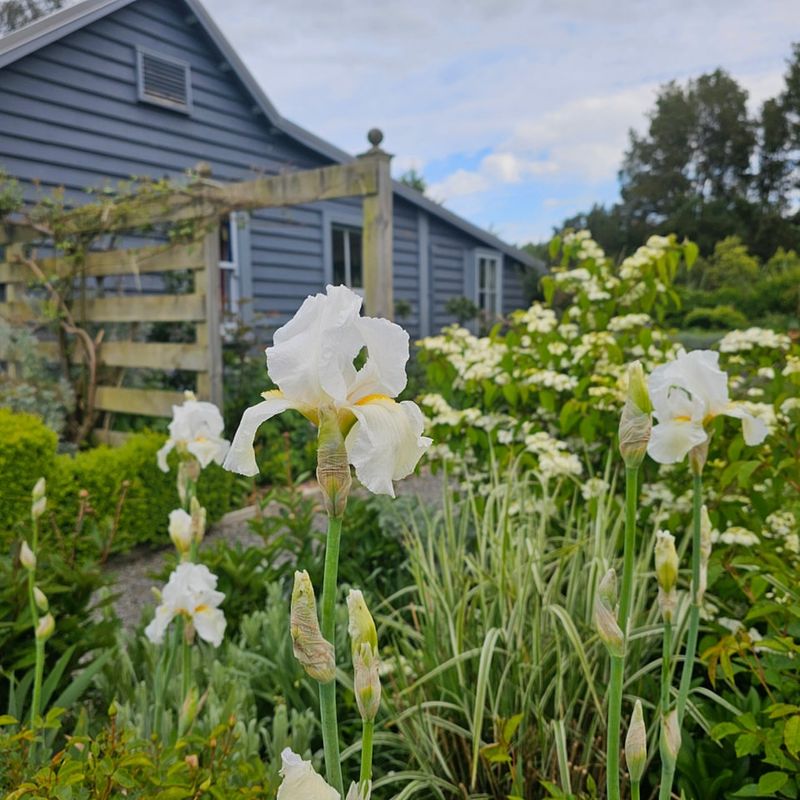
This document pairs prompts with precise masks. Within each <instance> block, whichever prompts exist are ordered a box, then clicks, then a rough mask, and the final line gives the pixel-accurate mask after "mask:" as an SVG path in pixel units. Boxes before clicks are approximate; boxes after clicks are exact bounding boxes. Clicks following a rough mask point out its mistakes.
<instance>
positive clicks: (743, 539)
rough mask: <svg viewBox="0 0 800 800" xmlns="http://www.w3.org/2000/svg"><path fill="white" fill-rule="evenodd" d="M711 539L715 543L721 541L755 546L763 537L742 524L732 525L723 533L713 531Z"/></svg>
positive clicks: (742, 545) (743, 545)
mask: <svg viewBox="0 0 800 800" xmlns="http://www.w3.org/2000/svg"><path fill="white" fill-rule="evenodd" d="M711 541H712V542H713V543H717V542H721V543H722V544H730V545H739V546H741V547H753V546H755V545H757V544H759V543H760V541H761V539H759V538H758V536H757V535H756V534H755V533H753V531H749V530H748V529H747V528H743V527H742V526H741V525H731V526H730V527H728V528H726V529H725V530H724V531H723V532H722V533H720V532H719V531H712V532H711Z"/></svg>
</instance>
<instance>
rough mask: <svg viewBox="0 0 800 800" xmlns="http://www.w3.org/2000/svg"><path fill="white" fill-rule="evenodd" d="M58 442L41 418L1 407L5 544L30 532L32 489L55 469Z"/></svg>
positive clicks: (0, 526) (0, 525)
mask: <svg viewBox="0 0 800 800" xmlns="http://www.w3.org/2000/svg"><path fill="white" fill-rule="evenodd" d="M56 442H57V437H56V434H55V433H54V432H53V431H51V430H50V429H49V428H48V427H47V426H46V425H45V424H44V423H43V422H42V420H41V419H40V418H39V417H35V416H33V415H32V414H19V413H14V412H13V411H11V410H10V409H8V408H0V486H2V487H3V502H2V503H0V535H1V536H2V539H3V541H4V542H5V543H8V542H9V540H13V539H14V538H16V537H17V536H18V535H19V532H20V531H22V530H27V528H26V526H27V525H28V522H29V520H30V513H31V491H32V489H33V486H34V484H35V483H36V481H37V480H39V478H41V477H43V476H44V477H45V478H46V479H48V480H49V479H50V478H51V477H52V476H53V474H54V472H55V470H56Z"/></svg>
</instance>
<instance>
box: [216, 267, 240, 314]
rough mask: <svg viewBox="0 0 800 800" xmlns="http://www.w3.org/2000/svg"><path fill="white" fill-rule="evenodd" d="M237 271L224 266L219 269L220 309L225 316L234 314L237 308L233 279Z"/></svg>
mask: <svg viewBox="0 0 800 800" xmlns="http://www.w3.org/2000/svg"><path fill="white" fill-rule="evenodd" d="M234 278H235V273H234V271H233V270H232V269H225V268H222V269H220V271H219V298H220V310H221V311H222V314H223V316H224V315H226V314H233V313H234V312H235V310H236V309H234V307H233V281H234Z"/></svg>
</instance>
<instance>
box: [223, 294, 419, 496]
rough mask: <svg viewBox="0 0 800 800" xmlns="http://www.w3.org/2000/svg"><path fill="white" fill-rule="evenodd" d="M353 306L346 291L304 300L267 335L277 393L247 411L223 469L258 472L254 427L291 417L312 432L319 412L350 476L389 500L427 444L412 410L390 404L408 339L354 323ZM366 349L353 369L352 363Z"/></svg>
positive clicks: (387, 326) (356, 308)
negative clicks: (333, 429)
mask: <svg viewBox="0 0 800 800" xmlns="http://www.w3.org/2000/svg"><path fill="white" fill-rule="evenodd" d="M360 309H361V298H360V297H359V296H358V295H357V294H355V293H354V292H353V291H351V290H350V289H348V288H347V287H346V286H328V287H327V294H321V293H320V294H316V295H314V296H313V297H307V298H306V299H305V301H304V302H303V304H302V305H301V306H300V308H299V310H298V311H297V313H296V314H295V315H294V317H293V318H292V319H291V320H289V322H287V323H286V324H285V325H284V326H283V327H282V328H279V329H278V330H277V331H276V332H275V336H274V339H273V341H274V344H273V346H272V347H268V348H267V350H266V355H267V372H268V373H269V377H270V378H271V379H272V380H273V381H274V383H275V384H276V385H277V386H278V390H275V391H270V392H264V394H263V395H262V396H263V397H264V401H263V402H261V403H259V404H258V405H255V406H252V407H251V408H248V409H247V411H245V412H244V414H243V415H242V421H241V423H240V424H239V430H237V431H236V435H235V436H234V438H233V443H232V445H231V449H230V450H229V452H228V455H227V457H226V459H225V463H224V464H223V466H224V467H225V468H226V469H229V470H231V471H233V472H238V473H240V474H242V475H255V474H256V473H257V472H258V467H257V465H256V458H255V453H254V452H253V439H254V437H255V434H256V431H257V430H258V427H259V425H261V423H262V422H265V421H266V420H268V419H270V418H271V417H274V416H275V415H276V414H280V413H282V412H283V411H286V410H287V409H290V408H292V409H295V410H297V411H299V412H300V413H301V414H303V415H304V416H305V417H306V418H307V419H309V420H310V421H311V422H312V423H314V424H315V425H316V424H318V423H319V418H320V412H321V411H323V410H328V409H330V410H332V411H334V412H335V413H336V414H337V417H338V419H339V423H340V425H341V426H342V430H343V432H344V433H346V434H347V435H346V439H345V448H346V450H347V457H348V460H349V462H350V463H351V464H352V465H353V466H354V467H355V470H356V476H357V477H358V479H359V480H360V481H361V483H362V484H363V485H364V486H366V487H367V489H369V490H370V491H371V492H374V493H376V494H388V495H391V496H394V487H393V485H392V481H397V480H400V479H401V478H404V477H406V475H409V474H410V473H411V472H412V471H413V470H414V467H416V465H417V462H418V461H419V459H420V457H421V456H422V454H423V453H424V452H425V451H426V450H427V449H428V447H429V446H430V444H431V440H430V439H429V438H428V437H427V436H423V435H422V430H423V425H424V418H423V416H422V412H421V411H420V410H419V407H418V406H417V404H416V403H413V402H411V401H409V400H404V401H403V402H401V403H398V402H397V401H396V400H394V398H395V397H397V395H398V394H400V392H402V391H403V389H404V388H405V385H406V369H405V368H406V362H407V361H408V334H407V333H406V332H405V331H404V330H403V329H402V328H401V327H400V326H399V325H395V324H394V323H393V322H390V321H389V320H386V319H375V318H373V317H362V316H360V314H359V312H360ZM364 349H366V351H367V358H366V361H365V362H364V365H363V366H362V367H361V368H360V369H356V367H355V365H354V363H353V362H354V361H355V359H356V358H357V356H358V355H359V354H360V353H361V351H362V350H364Z"/></svg>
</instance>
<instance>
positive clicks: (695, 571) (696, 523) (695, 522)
mask: <svg viewBox="0 0 800 800" xmlns="http://www.w3.org/2000/svg"><path fill="white" fill-rule="evenodd" d="M692 488H693V497H692V506H693V515H692V517H693V518H692V584H691V587H690V591H691V595H692V605H691V608H690V609H689V630H688V633H687V637H686V654H685V656H684V659H683V669H682V671H681V682H680V686H679V689H678V702H677V712H678V729H679V730H682V728H683V717H684V714H685V712H686V703H687V701H688V699H689V689H690V688H691V685H692V671H693V669H694V659H695V654H696V652H697V632H698V628H699V626H700V603H699V597H698V595H697V590H698V588H699V587H700V533H701V529H700V523H701V513H702V506H703V477H702V475H701V474H700V472H695V473H694V474H693V480H692ZM662 724H663V717H662ZM675 761H677V753H676V754H675V759H674V760H673V761H672V763H670V764H668V763H662V766H661V788H660V791H659V800H669V798H670V797H671V795H672V783H673V780H674V776H675Z"/></svg>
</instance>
